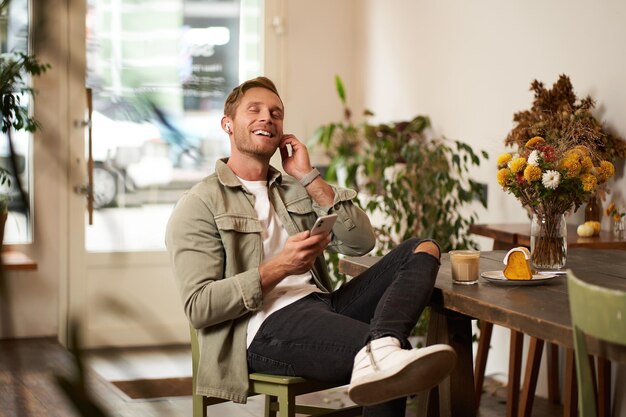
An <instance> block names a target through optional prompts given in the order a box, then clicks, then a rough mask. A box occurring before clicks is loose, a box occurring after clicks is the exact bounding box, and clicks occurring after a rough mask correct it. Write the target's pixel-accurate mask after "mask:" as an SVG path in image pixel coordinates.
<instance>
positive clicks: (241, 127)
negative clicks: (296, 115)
mask: <svg viewBox="0 0 626 417" xmlns="http://www.w3.org/2000/svg"><path fill="white" fill-rule="evenodd" d="M283 117H284V112H283V104H282V102H281V101H280V98H279V97H278V96H277V95H276V94H274V93H272V92H271V91H270V90H267V89H265V88H261V87H255V88H251V89H250V90H248V91H246V93H245V94H244V95H243V97H242V99H241V102H240V103H239V105H238V106H237V109H236V110H235V115H234V116H233V118H232V122H233V126H232V128H233V137H234V144H235V148H236V149H233V152H234V151H235V150H236V151H239V152H240V153H242V154H246V155H250V156H260V157H262V158H264V159H265V158H267V159H269V158H271V157H272V155H273V154H274V152H276V149H277V148H278V145H279V144H280V141H281V139H282V137H283Z"/></svg>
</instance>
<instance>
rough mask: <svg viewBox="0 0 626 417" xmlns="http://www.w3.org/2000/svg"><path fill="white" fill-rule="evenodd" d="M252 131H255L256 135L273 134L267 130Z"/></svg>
mask: <svg viewBox="0 0 626 417" xmlns="http://www.w3.org/2000/svg"><path fill="white" fill-rule="evenodd" d="M252 133H254V134H255V135H263V136H272V134H271V133H270V132H268V131H267V130H255V131H253V132H252Z"/></svg>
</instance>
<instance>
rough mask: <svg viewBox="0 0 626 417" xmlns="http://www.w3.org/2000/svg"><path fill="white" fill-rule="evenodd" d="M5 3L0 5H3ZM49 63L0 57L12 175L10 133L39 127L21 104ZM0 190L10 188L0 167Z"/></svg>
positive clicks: (1, 108)
mask: <svg viewBox="0 0 626 417" xmlns="http://www.w3.org/2000/svg"><path fill="white" fill-rule="evenodd" d="M4 5H5V3H3V4H2V6H4ZM48 68H50V65H49V64H43V63H41V62H39V60H38V59H37V58H36V57H35V56H32V55H27V54H25V53H21V52H18V53H13V52H11V53H3V54H0V112H1V113H2V133H4V134H5V137H6V140H7V142H8V145H9V146H8V148H9V160H10V162H11V165H12V168H13V171H14V172H17V170H16V169H15V167H16V165H17V163H16V161H15V152H14V149H13V142H12V140H11V134H12V132H13V131H17V130H25V131H27V132H34V131H35V130H37V128H39V127H40V126H39V123H38V122H37V121H36V120H35V119H34V118H33V117H32V116H31V115H30V114H29V111H28V108H27V107H26V106H24V105H23V104H22V102H21V101H22V98H23V97H24V96H25V95H30V96H33V95H34V91H33V89H32V88H31V87H30V84H29V82H28V81H29V77H30V76H38V75H41V74H43V73H44V72H45V71H46V70H47V69H48ZM0 187H3V188H10V187H11V173H10V172H9V170H7V169H6V168H4V167H0ZM18 189H19V190H20V194H21V195H22V197H24V193H23V191H22V188H21V185H20V184H19V182H18ZM6 197H7V195H6V194H5V195H3V196H2V198H0V210H2V211H6V210H7V207H8V200H7V198H6Z"/></svg>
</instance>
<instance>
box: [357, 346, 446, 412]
mask: <svg viewBox="0 0 626 417" xmlns="http://www.w3.org/2000/svg"><path fill="white" fill-rule="evenodd" d="M455 364H456V353H455V352H454V349H452V347H450V346H448V345H432V346H427V347H425V348H421V349H411V350H407V349H402V348H401V347H400V341H399V340H398V339H396V338H395V337H383V338H380V339H374V340H372V341H370V343H368V344H367V346H365V347H363V349H361V350H360V351H359V352H358V353H357V355H356V357H355V358H354V367H353V368H352V378H351V379H350V385H349V387H348V395H349V396H350V399H351V400H352V401H354V402H355V403H356V404H359V405H375V404H380V403H384V402H387V401H390V400H393V399H396V398H401V397H408V396H409V395H413V394H417V393H418V392H420V391H424V390H427V389H430V388H432V387H434V386H436V385H438V384H439V383H440V382H441V381H442V380H443V379H444V378H445V377H446V376H448V374H450V372H451V371H452V369H454V365H455Z"/></svg>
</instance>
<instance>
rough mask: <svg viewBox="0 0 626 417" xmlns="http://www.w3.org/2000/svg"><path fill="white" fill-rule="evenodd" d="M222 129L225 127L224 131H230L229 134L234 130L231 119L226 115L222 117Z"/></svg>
mask: <svg viewBox="0 0 626 417" xmlns="http://www.w3.org/2000/svg"><path fill="white" fill-rule="evenodd" d="M222 129H224V132H226V133H228V134H229V135H230V134H231V133H232V131H233V129H232V124H231V122H230V119H229V118H228V117H226V116H224V117H222Z"/></svg>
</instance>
